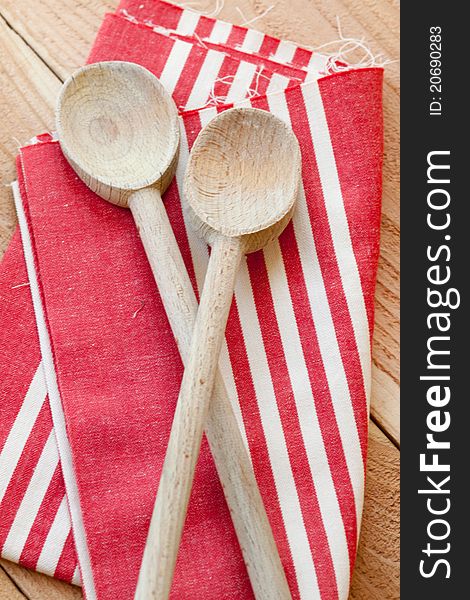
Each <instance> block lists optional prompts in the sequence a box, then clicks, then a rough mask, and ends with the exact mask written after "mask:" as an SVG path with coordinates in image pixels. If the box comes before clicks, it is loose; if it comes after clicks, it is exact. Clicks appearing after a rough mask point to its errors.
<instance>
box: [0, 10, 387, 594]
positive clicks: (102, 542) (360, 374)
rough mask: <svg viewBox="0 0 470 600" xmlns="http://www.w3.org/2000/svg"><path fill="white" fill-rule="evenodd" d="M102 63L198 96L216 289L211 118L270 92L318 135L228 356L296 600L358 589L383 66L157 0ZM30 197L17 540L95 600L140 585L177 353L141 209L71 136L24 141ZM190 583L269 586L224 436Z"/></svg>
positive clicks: (205, 481) (188, 99) (3, 333)
mask: <svg viewBox="0 0 470 600" xmlns="http://www.w3.org/2000/svg"><path fill="white" fill-rule="evenodd" d="M101 60H128V61H133V62H136V63H139V64H141V65H143V66H145V67H146V68H148V69H149V70H151V71H152V72H153V73H155V75H157V77H159V78H160V80H161V81H162V83H163V84H164V86H165V87H166V88H167V90H168V91H169V92H170V93H171V94H172V95H173V98H174V100H175V102H176V104H177V106H178V108H179V110H180V114H181V132H182V140H181V152H180V159H179V165H178V170H177V174H176V178H175V180H174V181H173V183H172V185H171V186H170V188H169V190H168V191H167V193H166V195H165V197H164V202H165V206H166V208H167V211H168V214H169V217H170V220H171V223H172V226H173V228H174V231H175V234H176V237H177V240H178V243H179V245H180V248H181V252H182V254H183V257H184V260H185V263H186V266H187V269H188V272H189V274H190V276H191V279H192V281H193V285H194V287H195V289H196V291H197V290H198V289H201V286H202V283H203V279H204V273H205V269H206V265H207V260H208V251H207V247H206V246H205V244H204V243H203V242H202V241H201V240H199V239H197V237H196V236H195V234H194V233H193V232H192V231H191V228H190V227H189V226H188V225H187V223H186V221H185V216H184V214H183V212H182V209H181V201H180V194H181V185H182V183H181V182H182V176H183V174H184V170H185V165H186V162H187V158H188V153H189V149H190V148H191V145H192V143H193V142H194V139H195V137H196V135H197V134H198V132H199V131H200V130H201V128H202V127H203V126H204V125H205V124H206V123H207V122H208V121H209V120H210V119H211V118H213V116H214V115H215V114H217V112H219V111H221V110H224V109H225V108H227V107H229V106H232V105H236V106H253V107H257V108H262V109H264V110H268V111H270V112H272V113H273V114H276V115H277V116H279V117H281V118H282V119H284V120H285V121H287V122H288V123H289V124H290V125H291V126H292V128H293V130H294V132H295V133H296V135H297V137H298V139H299V142H300V146H301V151H302V159H303V175H302V177H303V187H302V190H301V194H300V198H299V202H298V207H297V209H296V212H295V215H294V218H293V221H292V223H291V224H290V225H289V226H288V227H287V229H286V231H285V232H284V233H283V234H282V236H281V237H280V239H279V241H277V242H275V243H272V244H271V245H270V246H269V247H268V248H266V249H265V250H264V251H263V252H258V253H255V254H254V255H250V256H249V257H248V258H247V260H246V261H244V262H243V264H242V267H241V270H240V275H239V278H238V281H237V287H236V292H235V300H234V302H233V305H232V308H231V312H230V317H229V323H228V327H227V333H226V344H225V346H224V349H223V352H222V357H221V365H220V366H221V371H222V374H223V377H224V380H225V384H226V386H227V389H228V390H229V394H230V396H231V400H232V402H233V405H234V409H235V412H236V414H237V416H238V418H239V425H240V428H241V431H242V434H243V437H244V439H245V441H246V444H247V448H248V449H249V452H250V456H251V460H252V463H253V468H254V470H255V474H256V477H257V480H258V484H259V487H260V490H261V493H262V496H263V499H264V502H265V505H266V509H267V513H268V516H269V519H270V523H271V526H272V529H273V532H274V536H275V539H276V542H277V544H278V548H279V552H280V555H281V559H282V562H283V565H284V568H285V570H286V573H287V577H288V581H289V585H290V587H291V591H292V595H293V597H294V598H302V599H312V598H323V599H336V598H346V597H347V595H348V589H349V583H350V577H351V573H352V569H353V565H354V559H355V553H356V547H357V541H358V533H359V525H360V518H361V511H362V501H363V490H364V473H365V458H366V449H367V423H368V401H369V396H370V361H371V359H370V347H371V334H372V326H373V295H374V286H375V277H376V268H377V260H378V240H379V221H380V196H381V165H382V106H381V86H382V70H381V69H377V68H368V69H348V68H347V66H346V65H342V68H341V70H340V72H338V73H332V74H330V70H331V67H332V64H331V61H330V60H329V59H328V57H325V56H321V55H317V54H315V53H312V52H311V51H309V50H306V49H302V48H298V47H296V46H295V45H293V44H292V43H290V42H283V41H279V40H276V39H274V38H271V37H269V36H266V35H264V34H262V33H260V32H257V31H254V30H249V29H246V28H243V27H237V26H234V25H231V24H229V23H224V22H222V21H218V20H214V19H212V18H208V17H204V16H201V15H199V14H198V13H195V12H192V11H190V10H187V9H182V8H180V7H177V6H173V5H171V4H167V3H165V2H161V1H159V0H152V1H149V0H147V2H145V4H142V3H141V2H139V1H135V0H123V2H122V3H121V6H120V7H119V9H118V11H117V12H116V14H113V15H107V16H106V18H105V20H104V22H103V25H102V27H101V29H100V31H99V34H98V37H97V40H96V42H95V44H94V47H93V49H92V51H91V54H90V57H89V62H96V61H101ZM333 70H336V69H333ZM266 151H267V152H269V148H266ZM279 168H282V165H279ZM14 194H15V202H16V206H17V212H18V219H19V225H20V229H21V240H20V237H19V235H18V234H15V237H14V238H13V241H12V242H11V245H10V247H9V249H8V251H7V253H6V255H5V258H4V260H3V263H2V271H1V278H0V299H1V302H0V323H1V324H2V328H1V330H0V373H1V383H0V393H1V396H2V399H3V401H2V408H1V416H2V418H1V421H0V448H1V451H0V548H1V552H2V556H3V557H5V558H8V559H10V560H14V561H17V562H20V563H21V564H24V565H26V566H28V567H30V568H35V569H37V570H40V571H43V572H46V573H49V574H53V575H55V576H56V577H59V578H62V579H65V580H67V581H72V582H74V583H78V582H79V581H80V580H81V582H82V585H83V587H84V591H85V593H86V597H87V598H88V599H89V600H90V599H92V598H99V599H106V598H109V599H115V598H122V599H126V598H132V596H133V591H134V589H135V585H136V581H137V575H138V570H139V566H140V561H141V557H142V553H143V548H144V544H145V539H146V534H147V530H148V525H149V519H150V515H151V511H152V507H153V503H154V499H155V495H156V490H157V487H158V480H159V475H160V472H161V468H162V463H163V458H164V455H165V450H166V444H167V440H168V435H169V431H170V427H171V421H172V415H173V411H174V407H175V403H176V399H177V396H178V391H179V385H180V381H181V376H182V365H181V361H180V358H179V355H178V350H177V347H176V344H175V342H174V339H173V336H172V334H171V330H170V328H169V324H168V321H167V318H166V315H165V312H164V310H163V306H162V304H161V300H160V298H159V295H158V290H157V289H156V288H155V283H154V280H153V277H152V274H151V271H150V268H149V266H148V264H147V260H146V257H145V254H144V251H143V248H142V247H141V243H140V240H139V238H138V234H137V232H136V230H135V226H134V225H133V222H132V219H131V215H130V214H129V212H128V211H126V210H124V209H120V208H116V207H114V206H111V205H109V204H108V203H106V202H104V201H103V200H101V199H99V198H98V197H97V196H95V195H94V194H93V193H92V192H91V191H89V190H88V188H86V187H85V185H84V184H83V183H82V182H81V181H80V180H79V179H78V178H77V176H76V175H75V173H74V172H73V171H72V169H71V168H70V166H69V165H68V163H67V162H66V161H65V159H64V157H63V156H62V153H61V151H60V147H59V144H58V142H57V141H56V140H55V139H54V136H53V135H50V134H43V135H39V136H37V138H35V139H34V140H33V141H32V143H31V144H30V145H28V146H26V147H24V148H22V149H21V151H20V155H19V157H18V183H17V184H15V185H14ZM28 283H29V284H28ZM12 340H14V343H12ZM172 597H174V598H177V599H179V598H207V599H212V598H213V599H215V598H250V597H252V591H251V588H250V584H249V580H248V576H247V574H246V570H245V567H244V564H243V560H242V555H241V552H240V549H239V547H238V543H237V540H236V537H235V533H234V530H233V526H232V523H231V519H230V514H229V511H228V509H227V506H226V504H225V500H224V496H223V492H222V489H221V486H220V482H219V480H218V478H217V474H216V471H215V467H214V464H213V461H212V458H211V455H210V451H209V449H208V446H207V444H206V443H205V442H204V443H203V447H202V451H201V456H200V460H199V464H198V468H197V472H196V478H195V483H194V488H193V493H192V497H191V501H190V506H189V511H188V517H187V521H186V525H185V531H184V535H183V541H182V545H181V548H180V552H179V555H178V563H177V569H176V574H175V580H174V584H173V588H172Z"/></svg>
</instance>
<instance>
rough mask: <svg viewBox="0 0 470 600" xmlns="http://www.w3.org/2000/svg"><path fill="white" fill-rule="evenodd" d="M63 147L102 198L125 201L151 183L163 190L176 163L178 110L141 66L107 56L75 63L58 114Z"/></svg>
mask: <svg viewBox="0 0 470 600" xmlns="http://www.w3.org/2000/svg"><path fill="white" fill-rule="evenodd" d="M56 117H57V118H56V123H57V131H58V134H59V140H60V145H61V148H62V151H63V152H64V154H65V156H66V157H67V159H68V161H69V162H70V163H71V165H72V167H73V168H74V169H75V171H76V172H77V174H78V175H79V176H80V178H81V179H82V180H83V181H84V182H85V183H86V184H87V185H88V186H89V187H90V188H91V189H93V191H95V192H96V193H97V194H98V195H100V196H102V197H103V198H105V199H106V200H109V201H110V202H112V203H114V204H118V205H120V206H127V205H128V199H129V196H130V195H131V194H132V192H134V191H136V190H139V189H142V188H146V187H149V186H154V187H156V188H157V189H158V190H159V191H160V194H163V192H164V191H165V189H166V188H167V187H168V185H169V183H170V181H171V179H172V177H173V175H174V171H175V168H176V156H177V150H178V144H179V126H178V113H177V110H176V107H175V104H174V102H173V100H172V99H171V97H170V96H169V94H168V92H166V90H165V88H164V87H163V85H162V84H161V83H160V82H159V81H158V79H157V78H156V77H155V76H154V75H153V74H152V73H150V71H148V70H147V69H145V68H144V67H141V66H140V65H137V64H134V63H128V62H121V61H110V62H102V63H96V64H91V65H87V66H85V67H83V68H81V69H79V70H78V71H77V72H76V73H74V75H73V76H72V77H70V78H69V79H68V80H67V81H66V82H65V84H64V86H63V87H62V90H61V93H60V96H59V101H58V105H57V114H56Z"/></svg>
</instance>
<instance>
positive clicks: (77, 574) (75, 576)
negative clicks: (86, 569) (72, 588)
mask: <svg viewBox="0 0 470 600" xmlns="http://www.w3.org/2000/svg"><path fill="white" fill-rule="evenodd" d="M72 583H73V585H82V579H81V577H80V567H79V566H78V565H77V566H76V567H75V571H74V572H73V577H72Z"/></svg>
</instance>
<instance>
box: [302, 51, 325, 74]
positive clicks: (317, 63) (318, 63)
mask: <svg viewBox="0 0 470 600" xmlns="http://www.w3.org/2000/svg"><path fill="white" fill-rule="evenodd" d="M328 60H329V58H328V56H325V55H324V54H317V53H316V52H314V53H313V54H312V56H311V58H310V60H309V62H308V65H307V71H308V72H309V75H310V77H307V79H308V80H309V81H310V80H312V79H318V78H319V77H322V76H324V75H327V67H328Z"/></svg>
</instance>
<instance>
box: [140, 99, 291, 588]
mask: <svg viewBox="0 0 470 600" xmlns="http://www.w3.org/2000/svg"><path fill="white" fill-rule="evenodd" d="M300 171H301V158H300V150H299V145H298V142H297V139H296V137H295V135H294V134H293V132H292V130H291V129H289V128H288V127H287V125H286V124H285V123H284V122H283V121H281V120H280V119H278V118H277V117H275V116H274V115H271V114H270V113H268V112H265V111H261V110H255V109H232V110H228V111H225V112H223V113H221V114H220V115H219V116H217V117H216V118H215V119H213V120H212V121H211V122H210V123H209V124H208V125H207V126H206V127H205V128H204V129H203V130H202V131H201V133H200V134H199V136H198V137H197V139H196V141H195V143H194V146H193V149H192V150H191V154H190V158H189V163H188V169H187V172H186V177H185V182H184V195H185V197H186V200H187V202H188V204H189V211H190V215H191V218H192V221H193V223H194V225H195V227H196V229H197V231H198V232H199V233H200V234H201V235H202V236H203V237H204V239H205V240H206V241H207V242H208V243H209V244H210V245H211V246H212V252H211V257H210V260H209V266H208V270H207V274H206V279H205V282H204V288H203V291H202V296H201V302H200V305H199V311H198V314H197V319H196V324H195V328H194V332H193V339H192V342H191V351H190V356H189V360H188V362H187V363H186V370H185V373H184V376H183V381H182V384H181V390H180V395H179V398H178V404H177V408H176V412H175V417H174V421H173V425H172V430H171V434H170V441H169V443H168V448H167V453H166V457H165V463H164V466H163V473H162V478H161V480H160V487H159V488H158V493H157V500H156V503H155V509H154V514H153V517H152V525H153V526H155V528H156V529H158V532H157V535H158V537H157V538H156V542H157V543H156V546H155V548H154V552H155V554H154V560H155V564H156V566H157V571H156V573H155V575H156V580H154V581H153V582H151V587H150V589H151V592H152V594H153V595H152V598H158V599H159V600H163V599H165V598H167V596H168V594H169V591H170V587H171V580H172V575H173V570H174V566H175V562H176V556H177V552H178V544H179V541H180V538H181V533H182V530H183V524H184V519H185V515H186V509H187V504H188V500H189V496H190V491H191V485H192V480H193V476H194V469H195V466H196V462H197V457H198V454H199V449H200V444H201V437H202V432H203V426H204V422H205V419H206V414H207V410H208V407H209V400H210V398H211V394H212V389H213V385H214V379H215V374H216V371H217V363H218V360H219V353H220V348H221V345H222V341H223V339H224V332H225V326H226V322H227V317H228V312H229V309H230V305H231V302H232V296H233V290H234V284H235V278H236V274H237V271H238V267H239V264H240V260H241V258H242V256H243V254H244V253H247V252H253V251H255V250H258V249H260V248H262V247H264V246H265V245H266V244H267V243H268V242H270V241H271V240H273V239H274V238H276V237H277V236H278V235H279V234H280V233H281V232H282V230H283V229H284V227H285V226H286V225H287V223H288V221H289V219H290V217H291V213H292V210H293V207H294V202H295V199H296V197H297V192H298V189H299V183H300ZM248 343H249V340H248ZM154 524H155V525H154ZM272 589H273V588H272V586H271V590H272ZM267 595H268V597H271V598H274V597H277V596H276V593H274V592H273V595H272V596H270V592H267Z"/></svg>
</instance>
